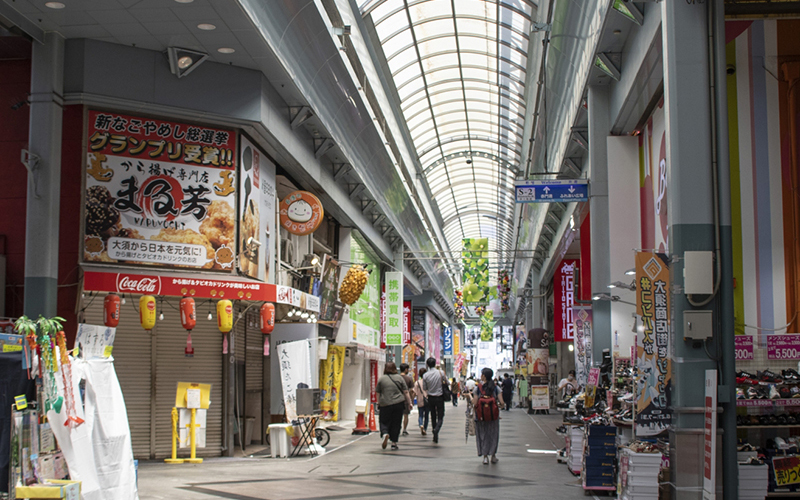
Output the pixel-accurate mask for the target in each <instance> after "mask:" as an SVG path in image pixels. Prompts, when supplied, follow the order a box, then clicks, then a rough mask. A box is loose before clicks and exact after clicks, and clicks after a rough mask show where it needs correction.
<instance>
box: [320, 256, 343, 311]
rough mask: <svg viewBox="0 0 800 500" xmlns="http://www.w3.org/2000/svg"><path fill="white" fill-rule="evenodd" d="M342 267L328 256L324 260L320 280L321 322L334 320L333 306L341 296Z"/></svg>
mask: <svg viewBox="0 0 800 500" xmlns="http://www.w3.org/2000/svg"><path fill="white" fill-rule="evenodd" d="M341 269H342V266H341V265H340V264H339V261H337V260H336V259H334V258H333V257H331V256H330V255H328V254H325V258H324V259H323V260H322V274H321V276H322V277H321V278H320V287H319V289H320V296H319V298H320V306H319V320H320V321H331V320H332V319H333V312H334V308H333V305H334V304H335V303H336V300H337V298H338V296H339V274H340V273H341Z"/></svg>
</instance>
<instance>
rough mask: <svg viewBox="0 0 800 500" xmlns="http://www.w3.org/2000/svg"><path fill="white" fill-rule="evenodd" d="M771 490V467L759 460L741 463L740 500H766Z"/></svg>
mask: <svg viewBox="0 0 800 500" xmlns="http://www.w3.org/2000/svg"><path fill="white" fill-rule="evenodd" d="M768 488H769V466H768V465H767V464H765V463H764V462H763V461H762V460H759V459H757V458H754V459H750V460H748V461H746V462H739V500H756V499H757V500H764V498H766V496H767V490H768Z"/></svg>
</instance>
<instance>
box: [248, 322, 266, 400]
mask: <svg viewBox="0 0 800 500" xmlns="http://www.w3.org/2000/svg"><path fill="white" fill-rule="evenodd" d="M246 319H247V331H246V333H245V336H246V339H247V340H246V344H247V345H246V352H245V372H244V373H245V378H246V383H245V386H246V388H247V392H248V393H250V392H259V393H260V392H261V389H262V388H263V387H264V337H265V335H264V334H263V333H261V325H260V323H259V321H260V319H259V315H258V313H257V312H255V313H254V312H252V311H250V312H248V313H247V318H246Z"/></svg>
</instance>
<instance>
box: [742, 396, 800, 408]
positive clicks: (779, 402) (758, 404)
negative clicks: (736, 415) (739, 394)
mask: <svg viewBox="0 0 800 500" xmlns="http://www.w3.org/2000/svg"><path fill="white" fill-rule="evenodd" d="M736 406H739V407H749V408H770V407H773V406H800V398H792V399H737V400H736Z"/></svg>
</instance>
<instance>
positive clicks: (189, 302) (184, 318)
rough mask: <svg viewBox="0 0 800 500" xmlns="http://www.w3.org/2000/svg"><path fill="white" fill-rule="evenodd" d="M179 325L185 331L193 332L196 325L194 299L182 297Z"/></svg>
mask: <svg viewBox="0 0 800 500" xmlns="http://www.w3.org/2000/svg"><path fill="white" fill-rule="evenodd" d="M180 307H181V325H183V328H184V329H186V330H190V331H191V330H193V329H194V327H195V325H196V324H197V313H196V311H195V308H194V299H193V298H191V297H184V298H182V299H181V303H180Z"/></svg>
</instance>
